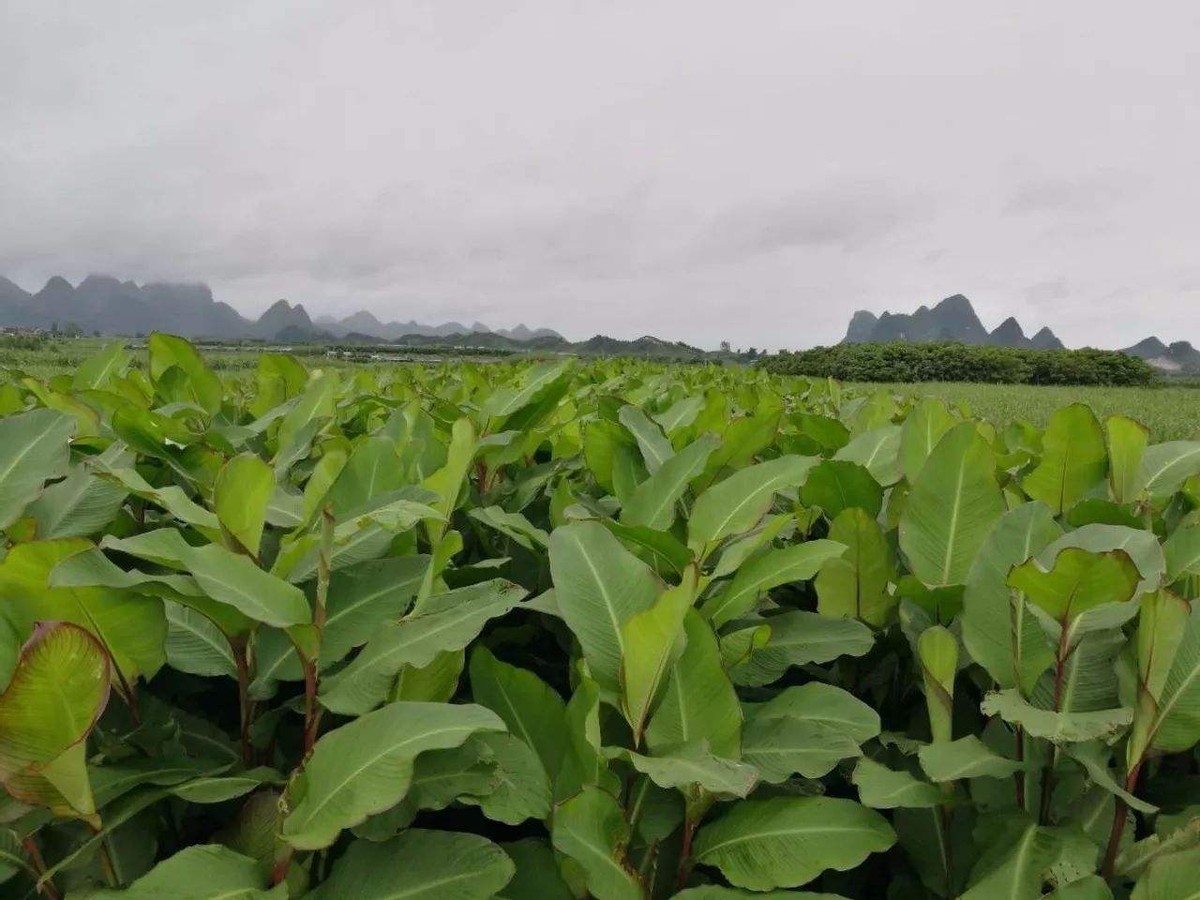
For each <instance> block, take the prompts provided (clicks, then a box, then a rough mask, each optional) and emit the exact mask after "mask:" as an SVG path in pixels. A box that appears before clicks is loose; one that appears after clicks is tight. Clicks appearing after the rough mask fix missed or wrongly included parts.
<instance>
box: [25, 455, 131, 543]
mask: <svg viewBox="0 0 1200 900" xmlns="http://www.w3.org/2000/svg"><path fill="white" fill-rule="evenodd" d="M127 496H128V492H127V491H126V490H125V489H124V488H123V487H121V486H120V485H117V484H114V483H113V482H111V481H107V480H105V479H103V478H98V477H96V476H95V475H92V474H91V473H90V472H88V471H87V469H85V468H83V467H80V468H77V469H75V470H74V471H73V472H71V473H70V474H69V475H68V476H67V477H66V478H64V479H63V480H62V481H59V482H56V483H54V484H52V485H50V486H49V487H47V488H46V489H45V490H44V491H42V495H41V496H40V497H38V498H37V499H36V500H34V501H33V502H32V503H30V504H29V505H28V506H27V507H26V508H25V513H26V515H29V516H32V517H33V519H34V521H35V522H36V523H37V530H36V534H37V537H38V539H39V540H53V539H56V538H68V537H84V536H86V535H90V534H95V533H96V532H97V531H100V530H101V529H103V528H104V527H105V526H106V525H108V524H109V523H110V522H111V521H112V520H113V518H114V517H115V516H116V515H117V510H119V509H120V508H121V505H122V504H123V503H124V502H125V498H126V497H127Z"/></svg>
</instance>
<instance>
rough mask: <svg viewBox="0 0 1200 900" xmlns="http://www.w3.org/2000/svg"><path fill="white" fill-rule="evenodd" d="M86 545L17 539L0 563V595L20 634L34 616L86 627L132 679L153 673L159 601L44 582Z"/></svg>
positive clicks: (158, 653) (162, 621) (161, 632)
mask: <svg viewBox="0 0 1200 900" xmlns="http://www.w3.org/2000/svg"><path fill="white" fill-rule="evenodd" d="M91 546H92V545H91V543H90V542H89V541H86V540H82V539H80V538H67V539H64V540H58V541H35V542H33V543H29V544H18V545H17V546H15V547H13V548H12V549H11V550H10V551H9V552H8V556H6V557H5V558H4V560H3V562H0V597H3V598H4V601H5V602H6V604H7V609H8V614H9V617H10V619H11V621H12V622H13V624H14V625H16V626H17V628H18V630H19V631H20V632H21V633H22V634H28V633H29V632H30V631H32V629H33V627H34V624H35V623H36V622H38V621H41V622H55V621H59V622H70V623H72V624H74V625H77V626H79V627H80V628H83V629H85V630H87V631H88V632H90V633H91V634H92V635H94V636H95V637H96V638H97V639H98V640H99V641H100V642H101V644H103V645H104V647H105V649H107V651H108V652H109V653H110V654H111V655H112V658H113V662H114V663H115V665H116V668H117V670H118V671H119V672H120V673H121V677H123V678H124V680H125V681H126V682H127V683H129V684H132V683H133V682H134V681H135V680H136V679H137V678H138V677H139V676H143V675H144V676H146V677H147V678H148V677H150V676H152V675H153V674H154V673H155V672H157V671H158V669H159V668H160V667H161V666H162V664H163V662H164V660H165V654H164V650H163V644H164V641H165V640H166V634H167V622H166V617H165V616H164V614H163V608H162V602H161V601H160V600H158V599H157V598H152V597H143V596H136V595H129V594H127V593H126V592H124V591H121V590H117V589H110V588H83V587H81V588H67V587H62V588H60V587H47V584H48V583H49V581H50V575H51V572H52V571H53V570H54V568H55V567H56V566H57V565H58V564H59V563H60V562H62V561H63V560H67V559H69V558H70V557H72V556H74V555H75V554H77V553H80V552H82V551H85V550H88V549H89V548H91ZM118 680H119V679H118Z"/></svg>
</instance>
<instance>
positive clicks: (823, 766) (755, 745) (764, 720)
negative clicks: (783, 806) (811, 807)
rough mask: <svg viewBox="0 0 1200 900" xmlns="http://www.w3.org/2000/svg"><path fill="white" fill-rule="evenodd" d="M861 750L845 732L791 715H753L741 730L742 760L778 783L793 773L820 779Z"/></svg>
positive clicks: (767, 778) (857, 754) (764, 776)
mask: <svg viewBox="0 0 1200 900" xmlns="http://www.w3.org/2000/svg"><path fill="white" fill-rule="evenodd" d="M861 753H862V751H861V750H860V749H859V746H858V744H857V742H855V740H854V739H853V738H851V737H850V736H849V735H847V734H846V733H845V732H844V731H841V730H839V729H837V728H833V727H830V726H829V725H826V724H824V723H821V722H811V721H808V722H806V721H804V720H803V719H800V718H794V717H792V716H777V717H761V716H755V717H752V718H751V719H750V720H749V721H748V722H746V725H745V727H744V728H743V729H742V759H743V760H744V761H745V762H747V763H749V764H750V765H752V766H754V767H755V768H756V769H758V770H759V772H761V773H762V779H763V781H766V782H768V783H771V784H777V783H779V782H781V781H786V780H787V779H788V778H790V777H791V776H792V775H793V774H797V773H798V774H800V775H802V776H803V777H805V778H821V777H823V776H825V775H828V774H829V773H830V772H831V771H833V768H834V766H836V765H837V764H838V763H839V762H841V761H842V760H843V759H853V758H855V757H858V756H860V755H861Z"/></svg>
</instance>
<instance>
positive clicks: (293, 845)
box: [0, 335, 1200, 900]
mask: <svg viewBox="0 0 1200 900" xmlns="http://www.w3.org/2000/svg"><path fill="white" fill-rule="evenodd" d="M134 362H135V361H134V360H133V359H132V357H131V354H130V353H129V352H128V351H126V350H125V349H124V348H123V347H122V346H121V345H120V344H115V345H111V346H108V347H105V348H103V349H102V350H101V351H100V352H99V353H98V354H97V355H96V356H94V357H93V358H91V359H89V360H88V361H86V362H85V363H83V364H82V365H80V366H78V367H77V368H75V369H74V370H72V371H70V372H65V373H58V374H54V375H51V376H49V377H44V378H42V377H37V376H30V375H24V374H22V373H21V372H19V371H14V370H9V372H8V374H7V375H6V376H5V377H4V378H3V379H2V380H0V416H2V417H0V529H2V530H3V533H4V548H3V556H2V558H0V783H2V784H3V787H4V790H3V791H2V792H0V895H2V896H4V897H5V898H8V897H13V898H23V897H37V896H41V897H46V898H91V900H120V898H128V900H147V898H193V900H219V898H224V900H232V898H237V900H250V898H256V897H263V898H267V897H270V898H275V900H279V898H285V897H311V898H314V900H344V898H370V900H375V898H428V900H435V898H436V900H442V898H449V900H474V898H479V900H483V898H488V897H501V898H508V900H560V898H561V900H571V898H586V897H595V898H599V900H625V898H629V900H638V898H642V900H647V898H666V897H676V896H677V897H681V898H685V900H718V898H726V897H727V898H739V897H741V898H746V897H764V898H768V897H769V898H784V897H797V898H804V897H807V898H811V900H816V898H824V900H830V898H837V897H844V898H888V900H908V898H914V900H915V898H925V897H939V898H955V897H963V898H971V900H991V898H1008V900H1020V898H1035V897H1042V896H1051V897H1055V898H1059V900H1093V898H1096V900H1099V898H1109V897H1117V898H1124V897H1132V898H1135V900H1184V898H1189V897H1190V898H1194V897H1196V896H1197V894H1196V890H1197V884H1198V882H1200V755H1198V751H1197V742H1198V741H1200V604H1197V602H1196V601H1197V598H1198V597H1200V442H1197V441H1188V440H1175V441H1161V440H1156V439H1154V438H1152V437H1151V436H1150V434H1149V433H1148V431H1147V429H1146V428H1145V427H1144V426H1143V425H1142V424H1140V423H1139V422H1137V421H1135V420H1134V419H1132V418H1127V417H1123V416H1111V417H1106V418H1103V419H1098V418H1097V417H1096V416H1095V414H1093V412H1092V411H1091V410H1090V409H1089V408H1088V407H1087V406H1084V405H1081V404H1071V405H1066V406H1064V407H1063V408H1062V409H1060V410H1058V411H1057V412H1055V413H1054V414H1053V415H1052V416H1050V417H1049V419H1048V421H1047V424H1046V425H1045V427H1044V428H1039V427H1035V426H1033V425H1029V424H1022V423H1020V422H1017V423H1014V424H1005V425H1002V426H999V427H997V426H994V425H992V424H989V423H988V422H986V421H981V420H975V419H971V418H968V417H966V416H965V415H964V414H963V411H962V410H961V409H959V408H958V407H957V406H947V405H946V404H944V403H943V401H941V400H940V399H937V398H933V397H928V398H924V399H921V400H919V401H916V400H913V399H905V398H898V397H897V395H895V394H894V393H892V392H889V391H877V390H869V391H863V390H857V389H843V388H841V387H840V386H838V385H837V384H835V383H833V382H830V381H827V380H808V379H804V378H781V377H779V376H773V375H770V374H768V373H766V372H762V371H755V370H745V369H739V368H733V367H726V368H721V367H664V366H658V365H650V364H644V363H636V362H629V361H609V362H589V363H586V364H583V363H580V362H578V361H573V360H562V361H556V362H544V363H528V362H519V363H496V364H477V363H474V364H473V363H466V362H460V363H454V364H444V365H438V366H406V367H394V368H379V369H373V368H366V367H360V368H338V369H325V370H321V369H319V368H317V366H319V361H316V360H308V361H306V362H305V363H302V362H300V361H298V360H297V359H295V358H293V357H289V356H286V355H281V354H263V355H262V356H261V357H260V358H259V360H258V364H257V367H256V368H254V369H249V370H245V371H240V372H238V371H225V372H223V373H222V374H221V375H220V376H218V375H217V374H216V373H214V371H213V370H212V369H211V368H210V367H209V366H208V365H207V364H206V362H205V359H204V358H203V357H202V356H201V355H200V354H199V353H197V352H196V351H195V350H194V348H192V347H191V346H190V345H189V344H188V343H186V342H185V341H183V340H181V339H178V338H172V337H169V336H164V335H154V336H152V337H151V339H150V341H149V346H148V351H147V353H146V354H145V355H144V356H143V358H142V359H140V360H138V361H137V362H138V363H139V364H138V365H136V366H135V365H133V363H134Z"/></svg>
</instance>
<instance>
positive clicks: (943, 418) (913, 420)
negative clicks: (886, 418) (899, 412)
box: [900, 397, 955, 484]
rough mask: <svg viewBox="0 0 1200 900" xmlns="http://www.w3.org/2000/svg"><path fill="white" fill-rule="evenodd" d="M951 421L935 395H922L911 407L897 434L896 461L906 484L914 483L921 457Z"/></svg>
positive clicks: (919, 469)
mask: <svg viewBox="0 0 1200 900" xmlns="http://www.w3.org/2000/svg"><path fill="white" fill-rule="evenodd" d="M954 424H955V419H954V417H953V416H951V415H950V413H949V412H947V410H946V404H945V403H944V402H943V401H942V400H940V399H939V398H937V397H926V398H925V399H923V400H922V401H921V402H920V403H918V404H917V405H916V406H914V407H913V409H912V412H910V413H909V414H908V417H907V418H906V419H905V420H904V424H903V425H902V426H901V435H900V463H901V468H902V469H903V470H904V477H905V478H907V479H908V483H909V484H916V481H917V476H918V475H920V474H921V469H923V468H924V467H925V460H927V459H928V458H929V455H930V454H931V453H933V448H934V447H936V446H937V445H938V442H939V441H940V440H941V439H942V436H943V435H945V434H946V432H947V431H949V430H950V429H951V428H953V427H954Z"/></svg>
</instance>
